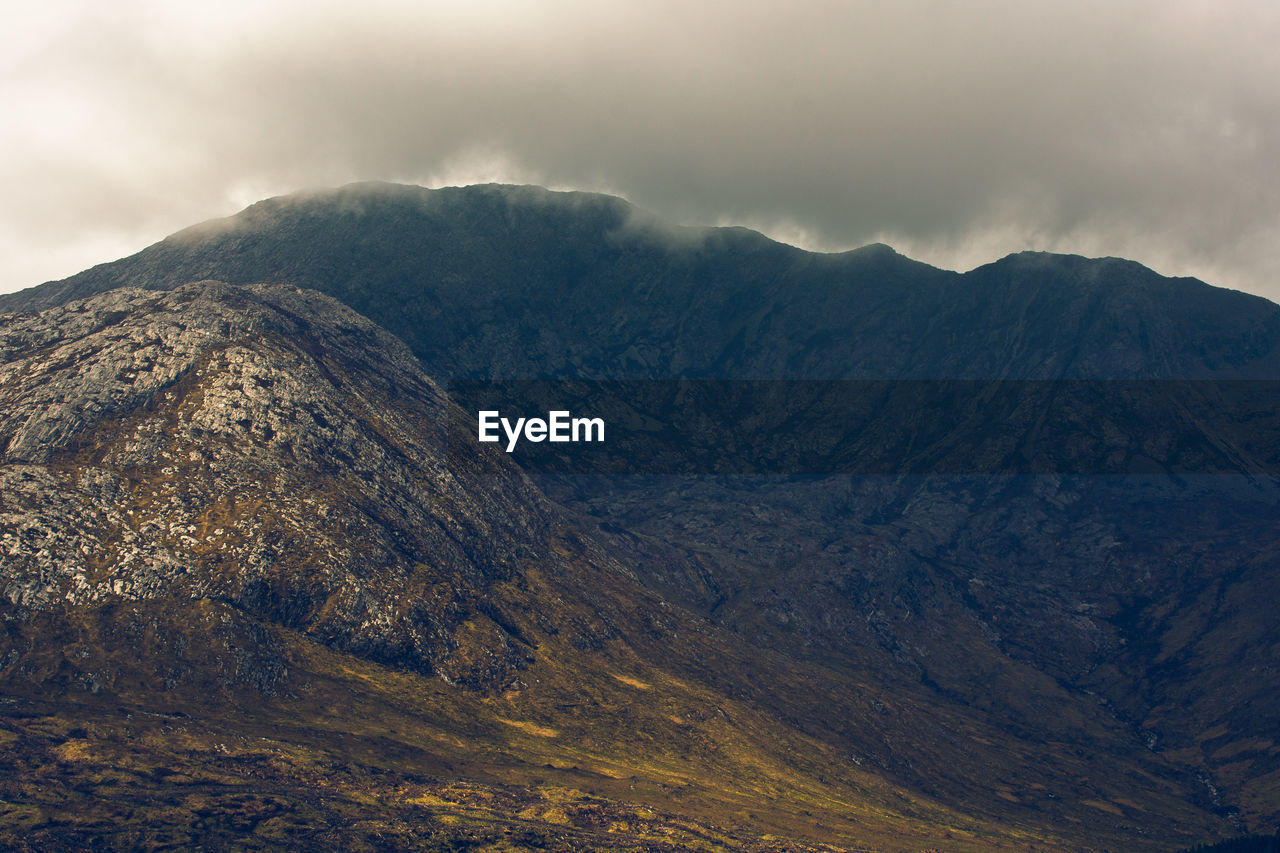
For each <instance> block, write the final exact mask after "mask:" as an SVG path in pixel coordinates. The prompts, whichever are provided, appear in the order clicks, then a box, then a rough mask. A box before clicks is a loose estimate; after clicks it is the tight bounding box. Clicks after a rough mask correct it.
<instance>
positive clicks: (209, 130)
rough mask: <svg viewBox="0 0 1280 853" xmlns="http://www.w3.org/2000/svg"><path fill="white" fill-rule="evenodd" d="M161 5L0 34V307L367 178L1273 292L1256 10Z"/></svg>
mask: <svg viewBox="0 0 1280 853" xmlns="http://www.w3.org/2000/svg"><path fill="white" fill-rule="evenodd" d="M172 5H174V4H169V6H166V5H163V4H153V3H145V2H133V3H125V4H117V5H112V6H111V7H110V8H106V7H103V8H98V7H96V6H91V5H88V4H79V3H67V4H63V5H61V6H59V5H57V4H53V5H52V6H48V5H46V6H40V7H37V6H34V5H32V6H31V7H30V9H29V10H28V11H27V14H26V17H25V18H21V24H20V26H19V27H18V28H17V30H18V33H17V35H10V36H8V37H6V38H7V40H8V42H7V43H6V44H5V47H6V48H7V54H8V55H7V58H6V59H4V60H3V61H4V63H5V64H4V69H5V70H4V77H3V83H2V84H0V86H2V90H3V92H4V94H5V95H6V98H7V102H8V103H11V104H12V105H13V108H12V110H11V114H10V116H9V117H8V118H7V119H6V121H7V122H8V123H9V127H8V129H7V133H6V134H5V140H6V141H4V142H2V143H0V150H2V151H3V154H4V157H3V158H0V161H2V163H3V165H0V169H2V170H3V174H4V182H5V186H6V190H7V191H6V193H5V198H4V201H3V202H2V204H3V208H2V211H3V212H2V213H0V221H3V224H4V231H3V232H2V233H0V240H2V241H3V245H0V248H2V249H3V250H4V252H5V255H6V257H7V258H8V259H9V263H8V264H7V265H6V268H5V269H4V270H3V276H4V277H3V280H0V290H13V289H17V288H18V287H22V286H27V285H30V284H34V283H38V282H39V281H41V280H43V279H45V278H50V277H57V276H62V275H67V274H70V273H72V272H75V271H76V270H78V269H80V268H81V267H83V266H87V265H89V264H90V263H94V262H97V261H102V260H109V259H111V258H113V257H116V256H118V255H120V254H123V253H126V252H129V251H133V250H136V249H138V248H141V247H142V246H143V245H145V244H147V243H149V242H151V241H154V240H156V239H159V238H160V237H162V236H164V235H165V234H167V233H169V232H172V231H174V230H177V229H178V228H181V227H183V226H185V225H188V224H190V223H192V222H195V221H198V220H201V219H206V218H210V217H213V216H218V215H225V214H228V213H231V212H233V211H234V210H236V209H238V208H239V207H242V206H244V205H245V204H248V203H250V202H252V201H254V200H256V199H258V198H260V197H264V196H267V195H273V194H279V193H283V192H289V191H292V190H295V189H298V188H302V187H309V186H324V185H333V184H339V183H344V182H346V181H350V180H359V179H384V180H402V181H407V182H412V183H420V184H424V185H428V186H433V185H442V184H457V183H472V182H476V181H486V180H503V181H515V182H526V183H540V184H545V185H550V186H553V187H556V188H579V189H598V190H602V191H606V192H614V193H617V194H619V195H622V196H624V197H626V198H628V199H630V200H632V201H633V202H635V203H637V204H639V205H641V206H643V207H646V208H648V209H650V210H652V211H654V212H655V213H657V214H658V215H660V216H663V217H668V218H672V219H675V220H679V221H683V222H688V223H699V224H704V223H734V224H745V225H749V226H753V227H757V228H759V229H761V230H763V231H765V232H766V233H769V234H771V235H772V236H774V237H776V238H778V239H782V240H785V241H788V242H796V243H799V244H801V245H805V246H808V247H811V248H817V249H827V250H835V249H845V248H851V247H855V246H858V245H862V244H865V243H868V242H872V241H876V240H880V241H884V242H888V243H890V244H892V245H894V246H895V247H896V248H898V249H899V250H900V251H903V252H904V253H906V254H909V255H912V256H914V257H918V258H920V259H922V260H927V261H930V262H932V263H935V264H938V265H940V266H946V267H951V268H959V269H965V268H968V267H971V266H974V265H977V264H979V263H983V262H986V261H989V260H992V259H994V258H996V257H999V256H1000V255H1003V254H1005V253H1008V252H1010V251H1015V250H1018V249H1023V248H1032V249H1047V250H1053V251H1068V252H1078V253H1081V254H1090V255H1120V256H1125V257H1130V258H1134V259H1136V260H1139V261H1142V262H1143V263H1146V264H1148V265H1150V266H1152V267H1154V268H1156V269H1157V270H1159V271H1160V272H1163V273H1166V274H1170V275H1196V276H1199V277H1201V278H1204V279H1205V280H1207V281H1210V282H1211V283H1214V284H1219V285H1223V286H1229V287H1235V288H1238V289H1243V290H1250V291H1253V292H1256V293H1261V294H1263V295H1265V296H1269V297H1271V298H1273V299H1275V298H1278V297H1280V279H1278V278H1277V276H1276V275H1275V270H1277V269H1278V268H1280V248H1277V247H1280V181H1278V180H1277V167H1276V166H1275V163H1277V162H1280V150H1278V149H1280V143H1278V139H1280V134H1278V133H1277V130H1278V127H1280V98H1277V97H1276V95H1275V84H1274V81H1275V80H1277V79H1280V60H1277V58H1276V56H1277V52H1276V51H1275V50H1274V45H1275V44H1276V43H1277V42H1278V41H1280V7H1277V6H1275V4H1273V3H1269V2H1256V3H1228V4H1223V3H1213V4H1209V3H1195V2H1180V3H1179V2H1175V3H1168V2H1166V3H1148V2H1129V3H1124V4H1119V5H1118V6H1117V5H1116V4H1102V3H1079V2H1074V3H1065V2H1046V3H1035V4H1027V3H1015V2H980V3H972V4H949V3H941V2H922V0H915V1H914V2H906V3H893V4H890V3H857V2H853V3H849V2H842V3H821V2H809V3H804V4H800V5H799V6H794V7H788V8H786V10H785V11H784V8H783V7H781V6H779V5H778V4H775V3H734V4H727V3H707V4H677V3H646V4H644V5H643V6H641V5H640V4H592V3H574V2H558V3H550V4H532V3H529V4H525V3H515V2H505V3H504V2H491V3H475V4H457V5H456V6H452V5H443V6H442V5H427V6H423V5H421V4H406V3H385V2H384V3H381V4H375V5H374V6H372V7H368V6H366V7H363V8H362V10H361V11H359V12H357V11H356V10H355V8H354V6H351V5H350V4H329V5H325V4H320V5H316V4H309V5H306V6H302V5H293V4H289V3H276V4H270V5H268V7H266V9H265V10H264V9H262V8H260V7H248V6H245V7H243V8H241V7H238V6H236V5H235V4H231V5H229V6H225V7H221V8H219V9H218V10H217V11H208V12H202V13H192V12H189V11H184V10H182V9H175V8H170V6H172ZM202 16H203V17H202Z"/></svg>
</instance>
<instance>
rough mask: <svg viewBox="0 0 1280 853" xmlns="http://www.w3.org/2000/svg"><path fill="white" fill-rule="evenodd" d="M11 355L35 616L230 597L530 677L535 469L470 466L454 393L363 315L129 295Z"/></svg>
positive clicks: (315, 304) (10, 583)
mask: <svg viewBox="0 0 1280 853" xmlns="http://www.w3.org/2000/svg"><path fill="white" fill-rule="evenodd" d="M0 345H2V347H3V348H2V349H0V447H2V448H4V452H3V462H4V464H3V466H0V486H2V488H3V492H2V493H3V499H2V500H3V503H0V596H3V597H4V599H7V600H8V601H9V602H11V603H12V604H13V605H15V606H17V607H18V609H19V611H23V610H25V611H28V612H29V611H48V610H51V609H55V608H64V607H72V608H74V607H79V606H84V605H97V604H102V603H104V602H109V601H111V600H113V599H127V600H145V599H156V598H164V597H178V598H184V599H189V600H191V601H193V602H194V601H202V600H214V601H225V602H229V603H230V604H232V605H233V606H234V607H236V608H237V609H239V610H241V611H244V612H246V613H248V614H251V615H253V616H254V617H256V618H259V619H266V620H268V621H271V622H275V623H278V624H281V625H284V626H287V627H291V628H296V629H300V630H303V631H305V632H306V633H307V634H309V635H311V636H313V637H315V638H318V639H321V640H323V641H324V642H326V643H328V644H330V645H332V646H334V647H335V648H338V649H341V650H344V651H349V652H354V653H358V654H361V655H364V656H367V657H370V658H372V659H375V660H379V661H384V662H389V663H395V664H397V665H401V666H407V667H410V668H413V669H417V670H419V671H424V672H435V673H439V674H441V675H443V676H445V677H446V678H450V679H453V680H456V681H460V682H466V683H477V684H496V683H499V682H501V681H503V679H505V678H507V677H508V676H509V675H510V673H512V672H513V671H514V670H515V669H516V668H518V667H519V666H520V665H521V664H522V661H523V658H524V654H525V653H524V651H523V650H522V649H521V644H520V642H519V641H517V640H516V639H515V638H514V636H513V635H512V633H511V631H510V630H508V628H504V627H501V624H508V627H510V623H507V620H506V618H505V617H503V616H502V615H501V614H500V613H498V612H497V611H496V610H495V605H494V604H493V601H494V598H493V596H491V595H489V591H490V590H491V588H492V587H493V585H494V584H498V583H502V582H504V581H510V580H512V579H513V577H514V576H515V575H516V574H517V573H518V565H519V563H520V561H521V560H528V559H537V558H538V557H539V555H540V554H541V553H543V552H544V551H545V548H546V545H545V543H546V531H547V524H548V518H547V516H546V514H545V512H544V510H543V509H541V508H540V504H539V503H538V501H537V499H536V495H535V492H534V491H533V490H532V487H531V486H530V485H529V484H528V483H527V481H526V480H524V478H523V477H522V476H521V475H519V474H518V473H516V472H514V471H513V470H512V469H510V468H504V467H495V464H494V463H492V462H490V461H486V458H478V459H474V460H470V461H464V462H457V461H456V460H455V464H454V465H453V466H452V467H447V466H446V463H445V457H444V454H443V453H442V446H443V445H442V442H443V436H444V429H445V426H446V418H448V417H450V416H451V414H450V410H449V409H448V406H447V403H446V400H445V398H444V397H443V396H442V395H441V393H440V392H439V390H438V389H437V388H436V387H435V386H434V385H433V384H432V383H431V382H430V380H429V379H428V378H427V377H426V376H424V375H423V374H422V372H421V370H420V369H419V368H418V365H417V362H416V361H415V360H414V358H413V356H412V355H411V354H410V353H409V352H408V351H407V350H406V349H405V347H404V345H403V344H401V343H400V342H399V341H398V340H397V339H395V338H393V337H392V336H390V335H388V334H386V333H384V332H382V331H381V330H379V329H377V327H375V326H373V325H372V324H371V323H369V322H368V321H367V320H365V319H363V318H362V317H360V316H359V315H357V314H356V313H355V312H353V311H351V310H350V309H348V308H346V307H344V306H342V305H340V304H339V303H337V302H335V301H333V300H330V299H328V298H326V297H321V296H319V295H318V294H311V293H304V292H302V291H299V290H297V289H295V288H291V287H286V286H271V287H245V288H240V287H230V286H227V285H223V284H218V283H210V282H204V283H199V284H191V285H187V286H184V287H181V288H178V289H177V290H174V291H171V292H166V293H162V294H161V293H154V292H143V291H139V290H129V289H125V290H118V291H111V292H109V293H106V294H102V295H100V296H97V297H93V298H91V299H87V300H84V301H78V302H72V303H70V304H68V305H66V306H63V307H60V308H55V309H51V310H49V311H45V312H42V313H40V314H24V315H9V316H8V317H6V318H5V319H4V323H3V332H2V333H0ZM464 466H470V467H464ZM478 477H484V478H486V484H487V486H488V487H487V488H471V487H469V484H470V483H471V482H472V481H474V480H475V478H478ZM499 551H501V552H502V553H498V552H499ZM513 630H517V629H513Z"/></svg>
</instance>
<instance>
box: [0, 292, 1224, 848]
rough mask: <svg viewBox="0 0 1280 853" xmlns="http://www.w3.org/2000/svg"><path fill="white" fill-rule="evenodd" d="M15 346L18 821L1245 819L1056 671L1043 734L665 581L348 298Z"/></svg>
mask: <svg viewBox="0 0 1280 853" xmlns="http://www.w3.org/2000/svg"><path fill="white" fill-rule="evenodd" d="M0 335H2V338H0V344H2V345H3V362H2V364H3V367H2V368H0V369H2V370H3V372H2V373H0V400H2V401H3V405H0V418H2V420H0V439H2V440H0V444H2V445H3V447H4V448H5V449H4V464H3V466H2V467H0V477H3V479H4V486H5V487H4V490H3V504H2V505H0V526H2V527H3V530H2V531H0V541H2V542H3V543H4V544H3V550H2V551H0V561H2V562H0V583H2V584H3V587H2V589H3V595H4V601H3V610H4V632H5V633H4V637H3V642H4V647H3V651H2V652H0V666H2V667H3V670H2V671H0V678H2V679H3V689H4V704H3V708H2V714H3V728H4V732H3V734H0V749H2V753H0V760H2V761H3V762H4V764H5V767H6V771H7V772H6V773H5V777H4V778H5V781H4V782H3V783H2V784H3V795H2V798H3V801H4V803H5V806H4V811H3V812H2V813H0V825H2V826H3V827H4V829H3V831H4V832H5V833H6V835H5V838H6V843H9V844H11V845H16V844H19V843H20V842H21V843H30V844H31V845H32V846H33V847H34V848H36V849H50V848H53V849H59V848H61V849H76V848H79V847H82V846H84V845H85V844H86V843H87V842H88V841H89V840H91V839H95V838H96V839H105V840H106V841H108V842H109V843H112V844H114V845H116V846H121V847H130V846H147V845H162V844H177V845H190V844H194V843H198V842H206V843H207V842H218V843H235V844H242V845H249V846H253V845H261V846H276V847H280V846H284V847H290V846H293V847H299V848H306V847H313V846H314V845H315V844H317V843H335V844H339V845H341V846H353V845H354V844H355V843H356V842H357V841H361V840H364V841H367V842H369V843H377V844H380V845H382V846H389V847H393V848H394V847H397V846H403V847H412V846H414V845H418V846H422V845H425V844H454V843H457V844H476V845H478V844H488V843H495V844H504V843H505V844H508V845H510V846H514V847H516V849H538V848H539V847H540V846H552V847H554V846H555V845H561V846H562V847H563V846H564V845H571V846H573V847H574V848H575V849H581V848H584V847H585V848H588V849H611V848H618V849H689V848H691V847H703V848H705V849H752V848H753V847H759V848H760V849H803V847H804V845H806V844H818V843H827V844H835V845H838V846H841V847H848V848H864V847H868V848H873V849H888V850H914V849H922V848H925V847H930V846H935V847H939V848H943V849H955V850H982V849H1030V848H1032V847H1044V846H1047V847H1050V848H1059V849H1069V848H1071V847H1078V846H1087V847H1096V848H1104V847H1110V848H1118V847H1122V848H1125V849H1163V848H1165V847H1167V846H1170V845H1176V844H1179V843H1181V842H1182V841H1190V840H1195V839H1200V838H1207V837H1212V836H1214V835H1218V834H1221V833H1223V832H1224V831H1226V830H1227V826H1226V825H1225V824H1224V823H1223V822H1222V821H1221V820H1220V819H1218V818H1216V817H1215V816H1213V815H1212V814H1210V813H1209V812H1208V811H1206V810H1204V809H1201V808H1198V807H1197V806H1196V805H1194V803H1193V801H1194V799H1195V796H1196V782H1195V780H1194V779H1191V778H1189V777H1188V776H1187V775H1186V774H1185V773H1183V772H1182V771H1180V770H1179V769H1178V768H1177V767H1175V766H1173V765H1171V764H1169V763H1168V762H1166V761H1164V760H1163V759H1162V758H1161V757H1160V756H1158V755H1153V754H1152V753H1150V752H1149V751H1148V750H1146V749H1145V748H1143V747H1142V746H1141V745H1140V744H1139V743H1138V742H1137V741H1136V740H1135V739H1134V738H1133V737H1132V733H1131V732H1130V731H1129V730H1128V729H1127V728H1125V727H1124V726H1122V725H1118V724H1116V723H1115V722H1114V721H1113V720H1112V719H1111V718H1110V717H1109V715H1108V714H1107V713H1105V711H1104V710H1102V709H1099V707H1098V706H1097V703H1096V702H1093V701H1082V700H1081V698H1080V697H1078V696H1076V695H1074V694H1072V693H1071V692H1070V691H1068V690H1064V689H1062V688H1060V687H1055V686H1054V685H1053V684H1052V683H1051V682H1048V681H1046V680H1045V679H1043V678H1040V677H1038V676H1037V675H1036V673H1035V671H1034V670H1033V669H1031V668H1027V667H1023V669H1022V670H1021V671H1022V672H1023V674H1024V675H1025V677H1027V678H1028V679H1030V680H1034V681H1036V683H1037V684H1038V687H1037V693H1036V695H1037V696H1038V700H1037V701H1040V702H1043V703H1044V711H1045V713H1046V714H1047V715H1052V716H1053V717H1055V720H1054V722H1053V723H1052V724H1051V725H1046V726H1042V727H1041V728H1038V729H1026V730H1023V731H1010V730H1009V729H1008V728H1007V727H1004V726H1002V725H999V724H998V721H996V722H993V720H992V719H991V718H990V716H989V714H988V713H987V712H985V711H984V710H982V709H981V708H974V707H971V706H970V704H969V703H966V702H957V701H955V700H953V699H949V698H947V697H945V696H942V695H940V694H939V693H938V692H937V691H936V690H935V689H934V688H933V687H930V686H929V685H925V684H922V683H921V682H920V681H919V680H918V679H914V678H911V677H909V676H904V675H903V674H902V673H900V672H898V671H897V670H895V669H894V668H892V667H883V668H882V664H883V663H884V661H885V659H884V658H882V657H881V656H880V654H879V652H875V653H868V654H867V656H865V657H862V658H859V659H858V660H857V661H856V662H855V663H856V665H854V664H849V665H847V666H844V667H842V668H839V669H831V668H824V667H823V666H821V665H820V664H818V663H816V662H814V661H811V660H806V659H805V656H804V655H793V654H790V651H792V650H790V649H785V648H783V649H775V650H769V649H767V648H762V647H760V646H758V645H753V644H752V643H750V642H747V641H746V640H745V639H744V637H743V635H742V634H741V633H737V634H735V633H733V632H729V631H726V630H724V629H722V628H719V627H716V626H715V625H713V624H711V623H708V622H706V621H704V620H702V619H699V618H697V617H696V616H694V615H692V614H691V613H689V612H687V611H685V610H683V609H681V608H680V607H677V606H673V605H671V604H670V603H668V602H666V601H664V600H663V599H661V598H659V597H658V596H657V595H656V594H654V593H653V592H652V591H651V590H649V589H647V588H646V587H645V586H643V585H642V584H640V583H639V582H638V577H639V575H637V574H636V569H637V566H636V565H635V564H633V563H631V562H630V561H629V560H626V561H619V560H617V559H615V558H614V557H613V556H612V555H611V554H610V551H609V549H608V548H607V547H605V546H603V545H602V544H601V543H600V541H598V540H596V539H594V538H593V537H590V536H587V535H585V534H584V533H583V532H581V530H580V529H578V528H577V527H575V525H574V524H573V523H570V522H569V521H568V520H567V518H566V516H565V515H564V514H563V512H562V511H561V510H560V509H558V508H557V507H555V506H554V505H552V504H551V503H549V502H548V501H546V500H545V499H544V498H543V497H542V496H541V494H540V493H539V492H538V490H537V489H535V488H534V487H533V486H532V484H531V483H530V482H529V481H528V480H527V479H526V478H525V477H524V476H523V475H522V474H521V473H520V472H519V471H518V470H517V469H515V468H514V467H513V466H512V465H511V464H510V463H509V462H508V461H507V460H506V459H505V458H504V457H503V456H502V455H501V454H499V453H488V454H477V455H474V456H471V457H464V458H461V459H452V460H450V461H449V462H448V463H446V461H445V459H446V457H445V455H444V454H443V452H442V447H441V444H440V442H441V441H442V438H443V429H442V427H443V426H444V424H445V423H446V422H447V421H448V420H449V419H455V418H464V417H465V415H464V414H463V413H462V412H460V411H459V410H457V409H456V408H451V407H450V406H449V404H448V402H447V401H446V400H445V399H444V397H443V396H442V394H441V392H440V391H439V390H438V389H437V388H436V387H435V386H434V385H433V384H432V383H431V382H430V380H429V379H427V377H426V376H425V375H424V374H423V373H422V372H421V370H420V368H419V367H418V365H417V363H416V362H415V361H414V359H413V358H412V356H411V355H410V354H409V352H408V351H407V350H406V349H405V348H404V347H403V345H402V344H401V343H400V342H399V341H397V340H396V339H394V338H392V337H391V336H389V335H387V334H386V333H384V332H381V331H380V330H379V329H377V328H376V327H375V326H373V325H372V324H371V323H369V322H368V321H367V320H365V319H364V318H362V317H360V316H359V315H357V314H355V313H354V312H353V311H351V310H350V309H347V308H344V307H343V306H341V305H339V304H338V303H336V302H333V301H332V300H329V299H326V298H324V297H321V296H319V295H317V294H309V293H305V292H301V291H298V290H296V289H294V288H289V287H250V288H240V287H231V286H227V285H223V284H217V283H209V282H206V283H199V284H191V285H186V286H182V287H179V288H176V289H174V290H172V291H170V292H165V293H156V292H147V291H141V290H127V289H126V290H117V291H112V292H109V293H106V294H103V295H100V296H97V297H94V298H91V299H88V300H85V301H73V302H71V303H68V304H67V305H65V306H62V307H58V308H53V309H50V310H48V311H46V312H43V313H41V314H22V315H12V316H9V317H7V318H5V321H4V325H3V330H2V331H0ZM619 553H621V552H619ZM956 638H957V639H956V641H957V642H962V643H968V642H970V640H968V639H963V637H962V635H956ZM766 834H770V835H772V836H773V837H772V838H771V839H770V838H765V835H766ZM24 839H25V842H24V841H23V840H24ZM784 839H791V840H784Z"/></svg>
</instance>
